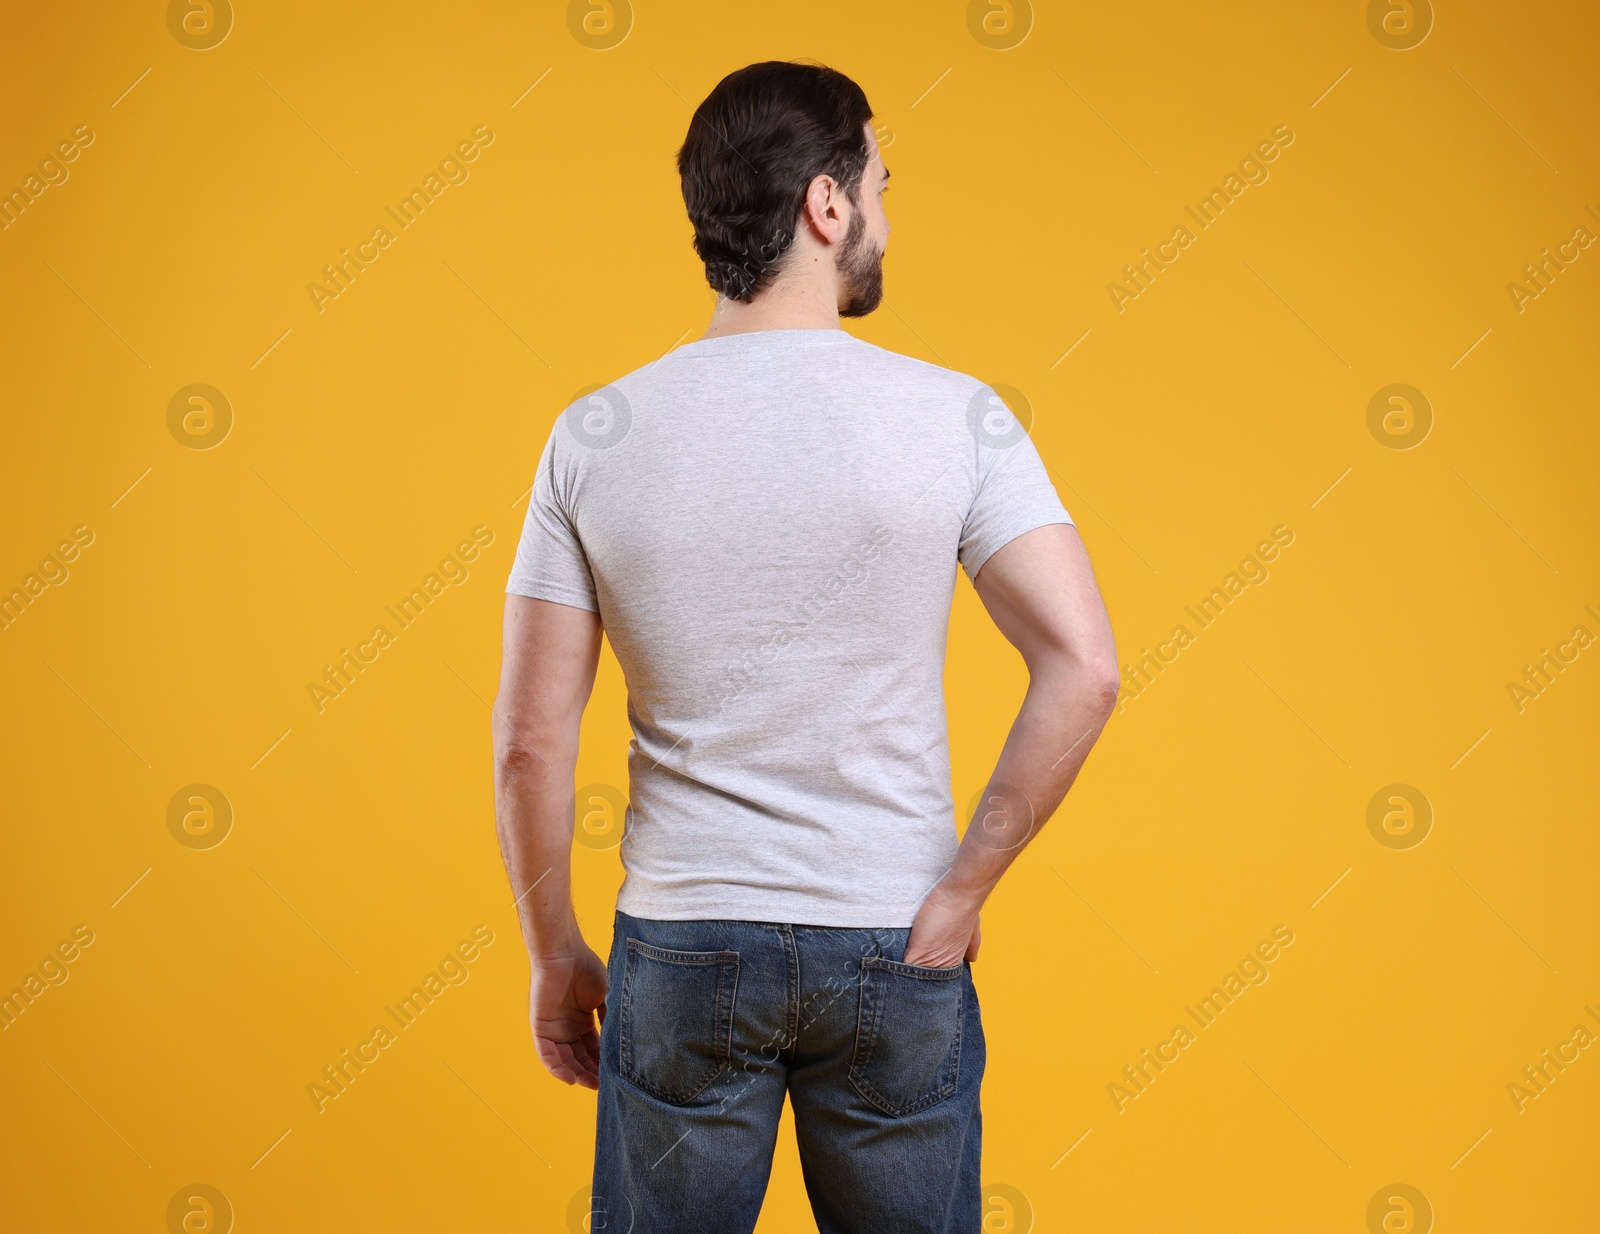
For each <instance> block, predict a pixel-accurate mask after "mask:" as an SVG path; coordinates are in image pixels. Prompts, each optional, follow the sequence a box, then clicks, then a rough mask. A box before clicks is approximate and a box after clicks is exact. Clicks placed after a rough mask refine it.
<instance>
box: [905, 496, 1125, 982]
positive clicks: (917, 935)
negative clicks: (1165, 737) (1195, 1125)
mask: <svg viewBox="0 0 1600 1234" xmlns="http://www.w3.org/2000/svg"><path fill="white" fill-rule="evenodd" d="M973 586H974V588H975V589H976V590H977V593H978V598H979V599H981V600H982V601H983V605H984V607H985V608H986V609H988V610H989V615H990V616H991V617H992V618H993V619H994V623H995V625H996V626H998V627H999V629H1000V632H1001V634H1003V635H1005V637H1006V640H1007V641H1008V642H1010V643H1011V645H1012V646H1013V647H1015V648H1016V649H1017V651H1018V652H1020V653H1021V655H1022V659H1023V661H1024V663H1025V664H1026V665H1027V666H1028V692H1027V695H1026V696H1025V697H1024V698H1023V700H1022V707H1021V710H1020V711H1018V713H1017V718H1016V721H1015V723H1013V724H1012V726H1011V732H1010V734H1009V735H1008V736H1007V737H1006V743H1005V746H1004V748H1003V749H1002V750H1001V751H1000V759H999V762H998V763H997V764H996V765H995V769H994V774H993V775H992V776H991V777H990V778H989V783H988V786H987V787H986V788H985V790H984V794H983V798H982V800H981V801H980V803H979V805H978V809H977V812H976V814H975V815H974V817H973V819H972V821H971V824H970V825H969V826H968V828H967V832H966V835H965V836H964V837H963V839H962V842H961V846H960V848H958V849H957V850H956V858H955V861H954V862H953V863H951V866H950V869H949V870H948V871H947V872H946V873H945V876H944V878H943V879H941V880H940V881H939V883H938V884H937V885H936V886H935V887H934V888H933V890H932V891H931V892H930V893H929V895H928V898H927V900H926V901H924V903H923V905H922V908H921V910H919V912H918V913H917V918H916V921H915V923H914V924H913V925H912V929H911V937H910V940H909V941H908V942H907V944H906V953H905V958H906V961H907V962H908V963H912V964H922V965H926V966H928V967H930V968H948V967H950V966H952V965H955V964H958V963H960V962H961V960H962V959H963V958H965V959H969V960H970V959H972V958H974V957H975V956H976V954H977V950H978V911H979V909H981V908H982V907H983V903H984V901H985V900H986V899H987V898H988V896H989V893H990V892H991V891H993V890H994V887H995V884H996V883H998V882H999V881H1000V876H1001V875H1002V874H1004V873H1005V872H1006V870H1007V869H1008V868H1009V867H1010V865H1011V863H1012V861H1014V860H1015V859H1016V856H1017V854H1018V853H1019V852H1021V851H1022V848H1023V846H1024V845H1026V844H1027V842H1028V841H1029V840H1030V839H1032V838H1033V836H1035V835H1037V834H1038V831H1039V829H1040V828H1041V827H1042V826H1044V824H1045V822H1046V821H1047V820H1048V819H1049V818H1050V816H1051V815H1052V814H1053V813H1055V810H1056V807H1057V806H1059V805H1060V804H1061V801H1062V799H1063V798H1064V797H1065V796H1066V795H1067V790H1068V789H1069V788H1071V787H1072V782H1073V780H1075V779H1076V778H1077V775H1078V770H1079V768H1081V767H1082V766H1083V763H1084V760H1085V759H1086V758H1088V756H1089V750H1090V748H1091V747H1092V746H1093V745H1094V743H1095V741H1096V739H1097V738H1098V737H1099V736H1100V731H1101V729H1103V728H1104V727H1105V724H1106V721H1108V720H1109V719H1110V718H1111V711H1112V708H1113V707H1114V706H1115V704H1116V699H1117V689H1118V672H1117V653H1116V646H1115V644H1114V642H1113V640H1112V636H1111V621H1110V619H1109V618H1108V617H1107V615H1106V608H1105V604H1104V603H1103V602H1102V600H1101V599H1100V591H1099V589H1098V588H1097V587H1096V586H1095V581H1094V570H1093V568H1092V567H1091V566H1090V564H1089V555H1088V553H1087V552H1086V551H1085V550H1084V547H1083V541H1082V540H1081V539H1079V538H1078V531H1077V528H1076V527H1073V526H1072V525H1071V524H1068V523H1052V524H1049V525H1047V526H1044V527H1037V528H1035V529H1034V530H1032V531H1030V532H1027V533H1025V534H1023V535H1021V536H1018V537H1017V538H1016V539H1015V540H1012V541H1011V542H1010V543H1009V544H1007V545H1005V546H1004V547H1003V548H1001V549H999V550H998V551H996V552H995V553H994V554H993V555H992V556H991V557H990V558H989V560H988V561H986V562H984V564H983V567H982V568H981V569H980V570H979V571H978V575H977V577H976V578H975V579H974V580H973Z"/></svg>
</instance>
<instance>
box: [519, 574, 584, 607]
mask: <svg viewBox="0 0 1600 1234" xmlns="http://www.w3.org/2000/svg"><path fill="white" fill-rule="evenodd" d="M506 594H508V595H515V596H527V597H528V599H530V600H549V601H550V602H551V603H553V604H565V605H566V606H567V607H568V608H582V609H587V610H588V611H589V612H591V613H598V612H599V611H600V606H599V604H597V603H596V602H595V600H594V598H593V597H592V596H586V595H584V594H583V593H582V592H581V591H574V590H573V589H572V588H570V587H563V586H561V584H559V583H541V582H528V581H526V580H523V579H512V580H511V581H510V582H508V583H507V584H506Z"/></svg>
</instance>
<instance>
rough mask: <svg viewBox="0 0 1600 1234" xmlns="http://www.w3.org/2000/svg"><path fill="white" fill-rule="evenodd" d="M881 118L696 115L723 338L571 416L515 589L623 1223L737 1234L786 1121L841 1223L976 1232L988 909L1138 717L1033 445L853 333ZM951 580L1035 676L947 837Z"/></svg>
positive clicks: (577, 1028) (958, 378)
mask: <svg viewBox="0 0 1600 1234" xmlns="http://www.w3.org/2000/svg"><path fill="white" fill-rule="evenodd" d="M871 115H872V112H871V108H870V107H869V106H868V104H867V99H866V96H865V95H864V94H863V93H862V91H861V89H860V87H859V86H857V85H856V84H855V83H854V82H853V81H851V80H850V79H849V78H847V77H845V76H843V75H842V74H839V73H836V72H834V71H832V70H830V69H826V68H822V67H820V66H815V65H807V64H787V63H780V62H770V63H765V64H755V65H751V66H750V67H748V68H745V69H741V70H739V71H738V72H736V73H733V74H731V75H730V76H729V77H727V78H725V79H724V80H723V81H722V82H721V83H720V84H719V85H718V86H717V87H716V89H715V90H714V91H712V93H711V95H710V96H709V97H708V98H707V99H706V100H705V102H704V103H702V104H701V106H700V108H699V109H698V110H697V111H696V113H695V115H694V118H693V120H692V122H691V124H690V128H689V133H688V137H687V139H686V140H685V142H684V145H683V148H682V150H681V151H680V152H679V155H678V167H679V171H680V174H681V177H682V183H683V195H684V200H685V202H686V204H687V206H688V211H689V217H690V220H691V221H692V222H693V224H694V231H695V240H694V243H695V249H696V251H697V252H698V254H699V255H700V257H701V258H702V260H703V261H704V262H705V267H706V277H707V279H708V281H709V282H710V284H711V286H712V288H713V289H714V290H715V291H716V292H717V293H718V300H717V306H716V310H715V312H714V314H713V316H712V320H711V325H710V328H709V329H707V331H706V332H705V334H704V335H703V336H702V337H701V338H700V339H698V340H696V341H695V342H692V343H688V344H686V345H684V346H682V347H680V348H678V349H677V350H676V351H674V352H671V353H669V354H668V355H666V356H664V357H662V358H661V359H659V360H657V361H655V362H654V363H652V364H649V365H646V366H645V367H644V368H642V369H639V370H638V371H636V372H633V373H631V374H629V375H628V376H626V377H623V378H621V379H619V380H618V381H617V382H615V383H614V384H613V385H611V386H608V387H605V388H603V389H601V390H599V391H598V392H596V393H595V394H593V395H591V396H589V397H587V398H584V399H580V400H579V401H578V402H577V403H576V404H574V405H573V406H572V407H570V408H568V409H567V411H566V412H565V413H564V414H563V415H562V417H561V418H560V420H559V421H558V422H557V423H556V425H555V426H554V428H553V429H552V430H551V433H550V437H549V440H548V442H547V443H546V445H545V448H544V454H543V457H542V458H541V459H540V462H539V467H538V472H537V479H536V483H535V485H534V489H533V492H532V495H531V496H530V498H529V506H528V515H527V520H526V523H525V526H524V529H523V533H522V541H521V544H520V546H519V548H518V551H517V558H516V563H515V565H514V567H513V569H512V572H511V578H510V582H509V584H508V587H507V591H508V592H509V593H510V595H509V597H508V600H507V608H506V625H505V662H504V670H503V675H502V679H501V687H500V694H499V698H498V700H497V702H496V704H495V711H494V727H495V748H496V783H495V791H496V805H497V811H498V817H499V832H500V841H501V846H502V849H503V851H504V853H505V859H506V866H507V869H508V871H509V873H510V876H511V881H512V889H513V892H514V894H515V896H516V900H517V904H518V907H519V911H520V913H521V918H522V927H523V931H524V935H525V937H526V940H527V944H528V951H529V955H530V958H531V961H532V968H533V980H532V993H531V1007H530V1017H531V1020H532V1024H533V1032H534V1037H535V1040H536V1042H537V1046H538V1051H539V1057H540V1058H541V1059H542V1060H543V1062H544V1064H545V1066H546V1067H548V1068H549V1069H550V1071H551V1073H552V1074H554V1075H555V1076H556V1077H557V1078H558V1079H562V1080H565V1081H566V1082H568V1083H576V1084H581V1085H584V1086H585V1087H588V1088H596V1089H598V1091H599V1112H598V1129H597V1140H596V1146H595V1167H594V1198H593V1207H594V1211H595V1213H597V1214H598V1213H605V1214H606V1217H605V1218H604V1220H605V1222H606V1228H608V1229H616V1230H628V1229H630V1228H631V1229H633V1230H637V1231H641V1232H644V1231H648V1232H649V1234H670V1232H674V1231H691V1230H692V1231H710V1232H712V1234H735V1232H739V1231H749V1230H751V1229H752V1228H753V1227H754V1225H755V1221H756V1216H757V1213H758V1211H759V1209H760V1207H761V1200H762V1196H763V1195H764V1193H765V1190H766V1185H767V1178H768V1174H769V1171H770V1167H771V1161H772V1152H773V1145H774V1141H775V1137H776V1134H777V1128H778V1120H779V1115H780V1113H781V1111H782V1108H783V1102H784V1098H785V1095H786V1094H787V1096H788V1098H789V1100H790V1101H791V1102H792V1104H793V1108H794V1115H795V1129H796V1134H797V1136H798V1140H799V1145H800V1153H801V1160H802V1166H803V1169H804V1174H805V1180H806V1187H807V1191H808V1193H809V1195H810V1197H811V1203H812V1208H813V1211H814V1214H815V1216H816V1220H817V1225H818V1227H819V1229H820V1230H822V1231H823V1234H846V1232H852V1234H853V1232H858V1231H859V1232H862V1234H866V1232H869V1231H870V1232H872V1234H883V1232H884V1231H894V1232H896V1234H898V1232H902V1231H941V1232H953V1231H961V1232H963V1234H968V1232H972V1231H976V1230H978V1228H979V1225H980V1221H981V1216H980V1211H979V1210H980V1206H981V1200H980V1190H981V1189H980V1175H979V1150H980V1119H979V1109H978V1086H979V1081H980V1080H981V1079H982V1075H983V1067H984V1044H983V1030H982V1026H981V1023H980V1020H979V1014H978V1004H977V998H976V995H975V992H974V989H973V984H972V978H971V973H970V969H969V962H970V961H971V960H972V959H973V958H974V957H975V956H976V955H977V952H978V912H979V909H980V908H981V907H982V905H983V903H984V900H985V898H986V897H987V896H988V894H989V893H990V891H992V890H993V888H994V886H995V884H996V882H997V881H998V880H999V878H1000V876H1001V874H1003V873H1004V871H1005V869H1006V868H1007V866H1008V865H1009V864H1010V863H1011V861H1012V860H1013V859H1014V858H1015V857H1016V856H1017V853H1018V852H1019V851H1020V849H1021V848H1022V847H1023V845H1024V844H1025V843H1026V842H1027V841H1028V839H1029V838H1031V836H1032V835H1033V834H1034V833H1035V832H1037V830H1038V828H1039V826H1040V825H1042V824H1043V823H1044V821H1045V820H1046V819H1047V818H1049V816H1050V814H1051V813H1052V812H1053V811H1054V810H1055V808H1056V806H1057V805H1058V804H1059V803H1060V801H1061V799H1062V797H1063V796H1064V795H1065V793H1066V791H1067V789H1068V787H1069V786H1070V785H1071V783H1072V781H1073V779H1074V777H1075V776H1076V775H1077V772H1078V769H1079V768H1080V767H1081V766H1082V764H1083V761H1084V758H1085V757H1086V756H1087V754H1088V752H1089V748H1090V746H1091V745H1093V743H1094V741H1095V739H1096V738H1097V737H1098V735H1099V733H1100V730H1101V728H1102V726H1103V725H1104V724H1105V722H1106V721H1107V719H1109V717H1110V713H1111V707H1112V704H1113V701H1114V699H1115V697H1116V693H1117V670H1116V656H1115V651H1114V648H1113V646H1112V639H1111V631H1110V626H1109V622H1108V620H1107V618H1106V612H1105V608H1104V606H1103V605H1102V603H1101V601H1100V596H1099V593H1098V592H1097V590H1096V588H1095V583H1094V576H1093V572H1092V571H1091V569H1090V566H1089V561H1088V558H1087V556H1086V554H1085V552H1084V549H1083V545H1082V543H1081V541H1080V540H1079V539H1078V535H1077V531H1076V529H1075V528H1074V527H1073V525H1072V522H1071V519H1070V518H1069V517H1068V515H1067V512H1066V510H1065V509H1063V508H1062V505H1061V502H1060V499H1059V498H1058V497H1057V495H1056V492H1055V490H1054V488H1053V487H1052V486H1051V484H1050V481H1049V479H1048V476H1047V474H1046V472H1045V469H1044V467H1043V464H1042V463H1041V461H1040V459H1039V456H1038V453H1037V451H1036V450H1035V448H1034V446H1033V443H1032V442H1031V441H1030V440H1029V439H1028V436H1027V433H1026V432H1025V431H1024V429H1023V428H1022V426H1021V425H1019V424H1018V423H1017V421H1016V420H1015V419H1014V418H1013V417H1012V416H1011V414H1010V413H1009V411H1007V409H1006V408H1005V406H1004V404H1003V403H1001V401H1000V400H999V399H998V398H997V397H996V396H995V395H994V392H993V391H992V390H991V389H989V387H987V386H985V385H984V384H982V383H981V382H979V381H978V380H976V379H975V378H972V377H968V376H965V375H964V374H961V373H956V372H952V371H950V370H948V369H943V368H939V367H936V366H934V365H931V364H926V363H923V362H921V361H918V360H913V359H910V358H908V357H905V356H901V355H898V354H896V353H894V352H890V351H885V350H882V349H880V348H878V347H875V346H872V345H870V344H868V343H865V342H862V341H860V340H857V339H855V338H853V337H852V336H851V335H849V334H847V333H845V331H844V330H843V329H842V328H841V326H840V318H841V317H858V316H863V315H865V314H867V313H870V312H871V311H872V310H873V309H874V308H876V307H877V305H878V303H879V301H880V299H881V297H882V285H883V284H882V258H883V251H884V246H885V244H886V243H887V241H888V237H889V223H888V220H887V218H886V217H885V215H884V209H883V193H884V190H885V188H886V187H887V183H888V179H889V172H888V169H887V168H886V167H885V166H884V164H883V158H882V155H881V153H880V151H879V150H878V147H877V143H876V142H875V140H874V138H873V130H872V126H871V124H870V118H871ZM958 565H959V567H960V568H963V569H965V570H966V572H967V573H968V575H969V576H971V577H972V579H973V583H974V586H975V587H976V590H977V592H978V595H979V596H980V597H981V599H982V601H983V603H984V605H985V606H986V607H987V609H988V611H989V613H990V614H991V615H992V617H993V618H994V620H995V623H996V624H997V625H998V626H999V628H1000V630H1001V632H1002V633H1003V634H1004V635H1005V637H1006V638H1007V639H1008V640H1010V642H1011V643H1012V644H1013V645H1015V646H1016V648H1017V649H1018V650H1019V651H1020V652H1021V654H1022V656H1023V658H1024V660H1025V662H1026V664H1027V666H1028V670H1029V674H1030V680H1029V686H1028V691H1027V696H1026V698H1025V699H1024V700H1023V704H1022V708H1021V711H1020V713H1019V714H1018V716H1017V720H1016V723H1015V724H1014V725H1013V727H1012V729H1011V732H1010V735H1009V737H1008V738H1007V740H1006V743H1005V746H1004V749H1003V751H1002V753H1001V755H1000V759H999V763H998V765H997V766H996V768H995V772H994V776H993V778H992V779H991V781H990V784H989V787H988V789H987V790H986V792H985V794H984V804H983V806H981V807H980V809H979V811H978V817H977V818H976V820H975V821H973V822H972V824H971V825H970V826H969V827H968V828H967V831H966V834H965V837H964V839H963V840H962V842H961V843H960V845H959V847H958V846H957V840H956V832H955V826H954V818H953V814H954V811H953V808H952V802H951V796H950V769H949V761H948V755H947V747H946V724H945V713H944V694H943V662H944V649H945V639H946V632H947V624H948V618H949V612H950V605H951V600H952V596H953V591H954V587H955V573H956V570H957V567H958ZM602 629H603V630H604V632H605V634H606V635H607V637H609V639H610V640H611V646H612V649H613V650H614V652H615V653H616V657H617V660H618V662H619V663H620V664H621V666H622V669H623V672H624V674H625V676H626V679H627V684H628V717H629V720H630V722H631V724H632V728H633V733H634V741H633V745H632V749H631V751H630V755H629V798H630V802H631V804H630V809H629V818H628V826H627V830H626V834H625V837H624V839H623V842H622V850H621V851H622V860H623V864H624V867H625V869H626V872H627V873H626V881H625V882H624V884H623V887H622V891H621V894H620V896H619V899H618V911H617V914H616V921H615V928H614V936H613V941H612V946H611V951H610V958H609V961H608V962H606V963H602V962H601V960H600V958H599V957H598V956H597V955H596V954H595V953H594V952H593V951H591V950H590V948H589V946H588V945H587V944H586V943H585V941H584V939H583V938H582V936H581V934H580V933H579V930H578V926H577V923H576V921H575V919H574V917H573V912H572V907H571V903H570V898H569V849H570V845H571V841H572V833H573V813H574V800H573V775H574V767H575V760H576V757H577V751H578V726H579V720H580V718H581V716H582V713H583V708H584V705H585V703H586V701H587V699H588V697H589V693H590V689H591V686H592V684H593V681H594V674H595V667H596V662H597V658H598V655H599V648H600V637H601V631H602ZM596 1012H598V1013H599V1015H600V1022H601V1025H602V1027H601V1029H600V1030H599V1031H598V1032H597V1030H596V1024H595V1016H596ZM595 1220H596V1222H597V1223H598V1222H599V1221H600V1220H601V1218H599V1217H598V1216H597V1217H596V1218H595Z"/></svg>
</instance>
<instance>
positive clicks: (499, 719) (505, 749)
mask: <svg viewBox="0 0 1600 1234" xmlns="http://www.w3.org/2000/svg"><path fill="white" fill-rule="evenodd" d="M559 744H560V743H559V742H557V741H555V740H554V739H553V735H552V734H551V733H550V732H548V731H547V730H545V729H543V728H541V727H540V726H538V725H536V724H532V723H530V722H529V721H528V719H527V718H526V717H517V716H513V715H510V714H508V713H506V712H503V711H500V710H498V709H497V710H496V711H495V713H494V766H495V773H496V776H497V777H498V778H499V779H500V780H501V781H502V782H504V781H508V780H527V779H530V778H534V779H537V778H539V777H541V776H543V775H544V774H547V773H548V771H549V770H550V766H551V763H552V761H553V757H552V754H553V751H554V748H555V747H556V746H557V745H559Z"/></svg>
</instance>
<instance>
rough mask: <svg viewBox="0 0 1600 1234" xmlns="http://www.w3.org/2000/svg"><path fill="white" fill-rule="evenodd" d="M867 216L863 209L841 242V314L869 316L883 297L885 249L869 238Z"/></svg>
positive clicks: (855, 215)
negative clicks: (873, 246) (875, 245)
mask: <svg viewBox="0 0 1600 1234" xmlns="http://www.w3.org/2000/svg"><path fill="white" fill-rule="evenodd" d="M866 231H867V219H866V216H865V215H864V214H862V212H861V211H860V210H857V211H855V213H853V214H852V215H851V216H850V226H849V228H848V229H846V231H845V234H844V242H843V244H841V245H840V246H839V281H840V303H839V316H841V317H865V316H866V315H867V314H868V313H870V312H872V311H873V309H875V308H877V307H878V305H879V304H880V303H882V301H883V250H882V249H881V248H877V249H875V248H872V247H871V246H870V245H868V244H867V242H866Z"/></svg>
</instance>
